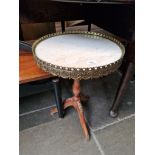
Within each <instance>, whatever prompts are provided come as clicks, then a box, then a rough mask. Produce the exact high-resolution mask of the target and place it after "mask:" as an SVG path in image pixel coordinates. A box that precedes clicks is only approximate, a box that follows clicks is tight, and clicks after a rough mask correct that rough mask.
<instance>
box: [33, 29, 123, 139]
mask: <svg viewBox="0 0 155 155" xmlns="http://www.w3.org/2000/svg"><path fill="white" fill-rule="evenodd" d="M32 51H33V56H34V58H35V60H36V62H37V64H38V66H39V67H40V68H41V69H42V70H44V71H46V72H48V73H51V74H54V75H57V76H59V77H62V78H69V79H74V83H73V88H72V90H73V97H70V98H68V99H66V100H65V101H64V102H63V106H64V109H66V108H67V107H70V106H72V107H74V108H75V109H76V111H77V113H78V116H79V119H80V123H81V126H82V129H83V132H84V136H85V138H86V139H89V132H88V129H87V125H86V122H85V118H84V112H83V108H82V105H81V102H82V101H87V100H88V96H85V95H83V94H82V93H81V92H80V80H81V79H85V80H86V79H92V78H99V77H102V76H105V75H108V74H110V73H112V72H114V71H116V70H117V69H118V68H119V66H120V65H121V62H122V59H123V56H124V53H125V48H124V46H123V45H122V43H121V42H119V41H118V40H117V39H115V38H114V37H112V36H109V35H107V34H100V33H95V32H85V31H68V32H58V33H53V34H48V35H46V36H43V37H41V38H40V39H38V40H37V41H36V42H35V43H34V44H33V47H32ZM51 112H52V113H55V112H57V109H56V108H53V109H52V110H51Z"/></svg>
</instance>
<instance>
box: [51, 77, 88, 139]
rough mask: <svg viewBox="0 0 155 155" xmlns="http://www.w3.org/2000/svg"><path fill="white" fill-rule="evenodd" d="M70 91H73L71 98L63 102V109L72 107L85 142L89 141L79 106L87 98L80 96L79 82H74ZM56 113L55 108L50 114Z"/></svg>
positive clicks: (80, 106)
mask: <svg viewBox="0 0 155 155" xmlns="http://www.w3.org/2000/svg"><path fill="white" fill-rule="evenodd" d="M72 90H73V97H71V98H68V99H66V100H65V101H64V109H66V108H67V107H70V106H72V107H74V109H75V110H76V111H77V113H78V116H79V119H80V123H81V127H82V129H83V133H84V136H85V138H86V139H87V140H89V133H88V129H87V125H86V122H85V118H84V112H83V108H82V105H81V100H82V101H87V100H88V96H84V95H83V94H80V81H79V80H74V83H73V88H72ZM57 111H58V110H57V108H52V109H51V114H53V113H55V112H57Z"/></svg>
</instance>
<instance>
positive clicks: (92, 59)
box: [35, 34, 122, 68]
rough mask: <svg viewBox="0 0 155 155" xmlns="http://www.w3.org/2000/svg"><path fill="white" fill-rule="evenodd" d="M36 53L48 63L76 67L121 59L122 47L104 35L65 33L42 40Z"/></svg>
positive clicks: (94, 65) (102, 63)
mask: <svg viewBox="0 0 155 155" xmlns="http://www.w3.org/2000/svg"><path fill="white" fill-rule="evenodd" d="M35 52H36V55H37V57H38V58H40V59H41V60H44V61H46V62H48V63H51V64H54V65H57V66H62V67H74V68H86V67H98V66H104V65H107V64H109V63H112V62H115V61H117V60H119V59H120V57H121V55H122V51H121V49H120V47H119V46H118V45H117V44H116V43H114V42H112V41H110V40H108V39H104V38H102V37H96V38H93V37H91V35H84V34H65V35H60V36H55V37H52V38H48V39H46V40H44V41H42V42H40V43H39V44H38V45H37V46H36V49H35Z"/></svg>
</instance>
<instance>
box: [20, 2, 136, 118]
mask: <svg viewBox="0 0 155 155" xmlns="http://www.w3.org/2000/svg"><path fill="white" fill-rule="evenodd" d="M19 4H20V7H19V12H20V23H22V24H28V23H41V22H57V21H61V29H62V31H65V22H64V21H69V20H81V19H82V20H84V22H83V23H84V24H88V31H90V29H91V24H94V25H97V26H98V27H100V28H102V29H105V30H107V31H109V32H110V33H113V34H115V35H117V36H119V37H120V38H124V40H126V41H125V42H123V44H125V45H126V51H127V52H126V55H125V59H124V61H123V63H122V66H121V68H122V71H123V77H126V76H124V75H127V77H128V75H129V74H128V72H127V71H129V72H130V70H132V71H131V72H134V70H133V69H131V68H134V65H133V63H130V62H134V55H135V51H134V50H132V51H133V52H132V51H131V48H130V47H131V46H132V45H133V44H134V43H133V41H132V36H133V33H134V30H135V1H134V0H120V1H119V0H111V1H105V0H101V1H97V0H91V1H86V0H81V1H80V0H79V1H74V0H67V2H66V0H54V1H49V0H37V1H36V0H20V1H19ZM77 25H78V24H77ZM20 34H22V33H20ZM20 37H21V38H22V35H20ZM130 58H132V61H130V60H131V59H130ZM126 66H128V67H126ZM131 66H133V67H131ZM126 68H127V69H126ZM123 79H124V78H122V80H121V83H120V86H121V85H122V86H124V88H125V87H126V84H125V83H126V80H123ZM125 79H126V78H125ZM129 79H130V78H129ZM127 81H128V80H127ZM120 90H121V91H120ZM124 90H125V89H121V87H119V88H118V91H117V93H116V97H115V100H114V102H113V106H112V108H111V109H112V111H113V112H114V111H115V112H116V111H117V110H118V107H119V103H120V101H119V100H120V98H121V96H122V95H123V93H124ZM118 92H119V93H118ZM118 98H119V100H118ZM116 105H117V106H116ZM116 107H117V108H116ZM116 109H117V110H116ZM110 112H111V111H110ZM110 115H111V114H110ZM111 116H112V117H113V116H114V115H111ZM115 116H116V115H115Z"/></svg>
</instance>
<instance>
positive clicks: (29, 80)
mask: <svg viewBox="0 0 155 155" xmlns="http://www.w3.org/2000/svg"><path fill="white" fill-rule="evenodd" d="M22 44H24V43H22ZM25 47H26V46H25ZM19 84H20V85H19V90H20V91H19V96H20V97H23V96H27V95H32V94H35V93H40V92H42V91H46V90H49V89H53V88H54V94H55V100H56V106H57V109H58V114H59V117H63V109H62V104H61V102H62V99H61V87H60V80H59V78H57V77H56V76H54V75H51V74H48V73H46V72H44V71H42V70H41V69H40V68H39V67H38V66H37V64H36V62H35V61H34V58H33V55H32V51H30V48H29V49H28V48H23V47H22V48H20V49H19Z"/></svg>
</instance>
